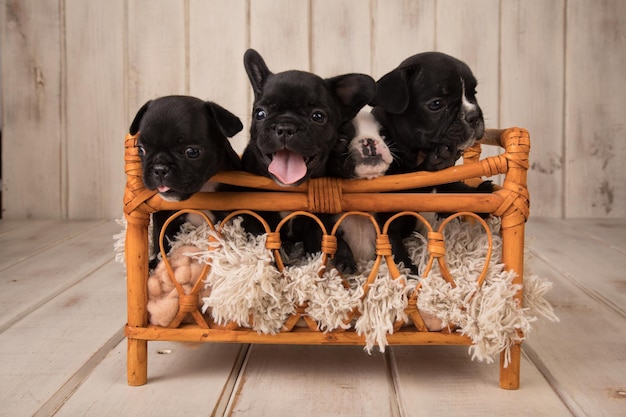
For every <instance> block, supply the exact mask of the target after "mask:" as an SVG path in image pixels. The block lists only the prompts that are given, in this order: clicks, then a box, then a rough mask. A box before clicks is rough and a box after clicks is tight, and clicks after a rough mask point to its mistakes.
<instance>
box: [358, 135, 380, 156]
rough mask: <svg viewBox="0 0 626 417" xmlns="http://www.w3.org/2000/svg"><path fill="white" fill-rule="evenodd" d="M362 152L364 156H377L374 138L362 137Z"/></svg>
mask: <svg viewBox="0 0 626 417" xmlns="http://www.w3.org/2000/svg"><path fill="white" fill-rule="evenodd" d="M361 152H362V153H363V156H375V155H376V142H374V139H372V138H364V139H361Z"/></svg>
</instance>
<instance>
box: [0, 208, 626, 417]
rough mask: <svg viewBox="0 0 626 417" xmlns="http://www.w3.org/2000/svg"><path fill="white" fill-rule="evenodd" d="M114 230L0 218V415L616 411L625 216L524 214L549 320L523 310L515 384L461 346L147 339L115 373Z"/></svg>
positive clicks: (623, 373) (119, 357)
mask: <svg viewBox="0 0 626 417" xmlns="http://www.w3.org/2000/svg"><path fill="white" fill-rule="evenodd" d="M119 230H120V227H119V226H118V225H117V224H116V223H115V222H113V221H83V222H81V221H72V222H59V221H32V220H31V221H6V220H0V248H1V250H0V285H1V289H0V346H1V348H0V352H1V355H2V356H1V358H2V360H0V415H1V416H10V417H20V416H49V415H54V416H72V417H75V416H89V417H98V416H107V417H108V416H149V417H158V416H166V417H174V416H224V415H226V416H252V417H264V416H273V417H281V416H315V417H320V416H358V417H364V416H372V417H385V416H407V417H408V416H464V417H469V416H481V417H484V416H515V417H519V416H532V417H537V416H549V417H556V416H590V417H591V416H594V417H595V416H611V417H613V416H626V219H622V220H611V221H607V220H570V221H562V220H547V219H532V218H531V220H530V221H529V223H528V227H527V239H528V241H529V251H528V252H529V255H530V260H529V266H530V269H531V271H532V272H533V273H535V274H537V275H540V276H543V277H545V278H548V279H550V280H551V281H553V282H554V288H553V290H552V291H551V292H550V293H549V296H548V298H549V300H550V301H551V302H552V303H553V305H554V306H555V309H556V313H557V315H558V316H559V317H560V319H561V322H560V323H550V322H548V321H540V322H537V323H535V329H534V331H533V332H532V333H531V334H530V335H529V338H528V340H527V342H525V343H524V345H523V352H524V354H523V361H522V378H521V388H520V389H519V390H517V391H505V390H502V389H500V388H499V387H498V366H497V364H485V363H478V362H472V361H471V360H470V357H469V356H468V353H467V348H466V347H436V346H423V347H394V348H390V349H388V350H387V352H386V353H385V354H381V353H378V352H377V353H374V354H372V355H371V356H370V355H368V354H367V353H365V352H364V351H363V350H362V349H361V348H360V347H339V346H337V347H332V346H331V347H323V346H314V347H307V346H266V345H251V346H248V345H237V344H202V345H196V346H189V345H183V344H176V343H157V342H151V343H149V345H148V349H149V359H148V360H149V367H148V378H149V381H148V384H147V385H145V386H142V387H129V386H127V384H126V358H125V355H126V341H125V340H124V336H123V326H124V323H125V320H126V300H125V288H126V287H125V280H124V271H123V269H122V266H121V265H120V264H118V263H115V261H114V254H113V240H112V235H113V234H115V233H118V232H119Z"/></svg>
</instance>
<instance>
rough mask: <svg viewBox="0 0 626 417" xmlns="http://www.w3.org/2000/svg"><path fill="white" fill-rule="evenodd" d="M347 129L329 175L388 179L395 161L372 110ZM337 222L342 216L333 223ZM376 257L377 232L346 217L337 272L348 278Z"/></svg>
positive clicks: (365, 110)
mask: <svg viewBox="0 0 626 417" xmlns="http://www.w3.org/2000/svg"><path fill="white" fill-rule="evenodd" d="M350 128H351V129H350ZM347 129H349V131H347V132H346V136H344V137H341V138H340V140H339V141H338V142H337V145H336V146H335V148H334V149H333V152H332V153H331V155H330V157H329V159H328V167H327V172H328V175H329V176H334V177H340V178H348V179H349V178H356V179H373V178H377V177H380V176H383V175H385V173H386V172H387V170H388V169H389V166H390V165H391V163H392V161H393V157H392V155H391V151H390V150H389V147H388V146H387V144H386V143H385V140H384V138H383V136H382V134H381V126H380V124H379V123H378V121H377V120H376V119H375V118H374V115H372V113H371V107H369V106H365V107H364V108H363V109H361V111H359V113H358V114H357V115H356V117H355V118H354V119H352V123H351V125H350V126H348V127H347ZM337 219H338V216H337V217H336V218H334V219H333V220H334V221H336V220H337ZM375 257H376V230H375V228H374V225H373V224H372V222H371V221H370V219H368V218H366V217H363V216H349V217H346V218H345V219H344V220H343V222H342V223H341V226H340V227H339V229H338V231H337V253H336V254H335V257H334V259H333V263H334V265H335V268H337V269H338V270H339V271H340V272H341V273H344V274H345V273H354V272H356V269H357V263H358V262H364V261H370V260H374V259H375Z"/></svg>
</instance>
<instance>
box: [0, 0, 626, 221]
mask: <svg viewBox="0 0 626 417" xmlns="http://www.w3.org/2000/svg"><path fill="white" fill-rule="evenodd" d="M1 2H2V3H1V4H2V8H1V10H0V13H1V19H0V22H1V33H2V37H1V43H0V50H1V52H2V57H1V59H0V65H1V67H2V72H1V80H2V88H1V91H2V93H1V94H2V121H3V123H2V126H3V136H4V143H3V149H4V150H3V153H4V154H3V156H2V157H3V173H2V184H3V199H2V200H3V205H4V207H3V216H4V217H5V218H61V219H64V218H71V219H75V218H114V217H119V216H120V215H121V196H122V191H123V186H124V181H125V179H124V174H123V162H122V154H123V152H122V142H123V138H124V135H125V133H126V131H127V129H128V126H129V124H130V121H131V120H132V117H133V115H134V113H135V112H136V110H137V109H138V108H139V107H140V106H141V105H142V104H143V103H144V102H145V101H147V100H148V99H152V98H155V97H157V96H160V95H166V94H190V95H195V96H198V97H201V98H205V99H211V100H214V101H217V102H218V103H220V104H222V105H224V106H225V107H227V108H228V109H230V110H231V111H233V112H234V113H236V114H237V115H238V116H239V117H240V118H241V119H242V121H244V124H245V125H246V126H247V125H248V120H249V112H250V96H251V94H250V88H249V85H248V80H247V78H246V75H245V72H244V69H243V65H242V56H243V53H244V51H245V50H246V48H248V47H254V48H256V49H258V50H259V51H260V52H261V54H262V55H263V56H264V57H265V59H266V61H267V63H268V65H269V67H270V68H271V69H272V70H274V71H281V70H286V69H292V68H296V69H304V70H310V71H314V72H316V73H318V74H320V75H322V76H331V75H337V74H339V73H344V72H353V71H354V72H364V73H369V74H371V75H372V76H374V77H375V78H376V77H379V76H381V75H383V74H385V73H386V72H387V71H389V70H390V69H392V68H393V67H395V66H396V65H397V64H398V63H399V62H400V61H401V60H402V59H404V58H405V57H407V56H409V55H412V54H414V53H417V52H421V51H426V50H439V51H442V52H447V53H450V54H453V55H455V56H457V57H459V58H460V59H462V60H464V61H466V62H467V63H468V64H469V65H470V66H471V67H472V68H473V70H474V73H475V75H476V76H477V78H478V80H479V86H478V98H479V100H480V103H481V105H482V107H483V110H484V113H485V117H486V122H487V125H488V127H507V126H513V125H516V126H523V127H526V128H528V129H529V130H530V132H531V135H532V140H533V142H532V146H533V148H532V152H531V158H532V159H531V162H532V169H531V173H530V175H529V184H530V189H531V190H530V191H531V197H532V198H531V200H532V201H531V204H532V215H533V216H548V217H564V218H574V217H605V218H618V217H625V216H626V187H624V183H625V182H626V170H624V169H622V168H620V163H621V162H622V161H624V159H625V158H626V141H624V140H623V136H624V133H625V132H624V118H623V115H622V112H623V109H624V108H625V107H626V84H625V83H624V82H623V80H622V78H623V77H622V68H624V67H626V47H625V46H626V45H625V43H626V42H625V41H626V2H623V1H621V0H567V1H566V0H552V1H543V0H475V1H458V0H385V1H383V0H254V1H252V0H184V1H176V2H174V1H166V0H158V1H155V0H109V1H107V2H97V1H82V0H1ZM246 140H247V132H246V131H244V132H243V133H241V134H239V135H238V136H237V137H236V138H235V139H234V143H235V146H236V148H237V149H238V150H239V151H241V150H242V149H243V147H244V145H245V142H246Z"/></svg>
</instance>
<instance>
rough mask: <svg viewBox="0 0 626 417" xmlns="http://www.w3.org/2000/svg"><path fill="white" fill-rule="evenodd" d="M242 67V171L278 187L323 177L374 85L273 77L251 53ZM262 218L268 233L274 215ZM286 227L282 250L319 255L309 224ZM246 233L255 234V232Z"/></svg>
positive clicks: (287, 74) (347, 79)
mask: <svg viewBox="0 0 626 417" xmlns="http://www.w3.org/2000/svg"><path fill="white" fill-rule="evenodd" d="M244 66H245V69H246V72H247V74H248V78H249V79H250V83H251V85H252V90H253V92H254V103H253V110H252V120H251V126H250V142H249V143H248V145H247V147H246V149H245V150H244V153H243V156H242V165H243V169H244V170H245V171H248V172H251V173H254V174H257V175H262V176H266V177H270V178H272V179H273V180H274V181H275V182H276V183H277V184H279V185H282V186H295V185H299V184H301V183H303V182H304V181H306V180H308V179H310V178H316V177H322V176H325V175H326V166H327V161H328V158H329V155H330V154H331V152H332V150H333V148H334V147H335V145H336V143H337V141H338V139H339V137H340V136H341V130H342V127H343V126H346V124H350V120H351V119H352V118H354V116H355V115H356V114H357V112H358V111H359V109H361V108H362V107H363V106H364V105H365V104H367V103H368V102H369V101H371V100H372V99H373V98H374V95H375V92H376V82H375V81H374V79H373V78H371V77H370V76H369V75H365V74H345V75H339V76H336V77H332V78H328V79H323V78H321V77H319V76H317V75H315V74H313V73H310V72H306V71H298V70H289V71H284V72H279V73H273V72H271V71H270V70H269V68H268V67H267V65H266V64H265V61H264V60H263V58H262V57H261V55H260V54H259V53H258V52H257V51H255V50H253V49H249V50H248V51H246V53H245V55H244ZM263 215H264V217H265V218H266V219H267V220H268V222H269V223H270V225H271V226H272V227H275V226H276V224H277V223H278V221H279V219H280V217H279V213H263ZM291 223H292V224H290V225H288V227H285V228H284V229H283V230H282V233H281V235H282V236H281V238H282V240H283V242H284V243H285V244H287V245H290V244H297V243H302V244H303V246H304V252H307V253H314V252H317V251H319V250H320V238H321V232H320V231H319V228H318V227H317V225H316V224H315V223H314V222H312V220H311V219H309V218H302V217H298V218H296V219H295V220H292V222H291ZM246 228H247V229H248V230H251V231H253V232H254V226H252V225H249V224H247V225H246Z"/></svg>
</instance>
